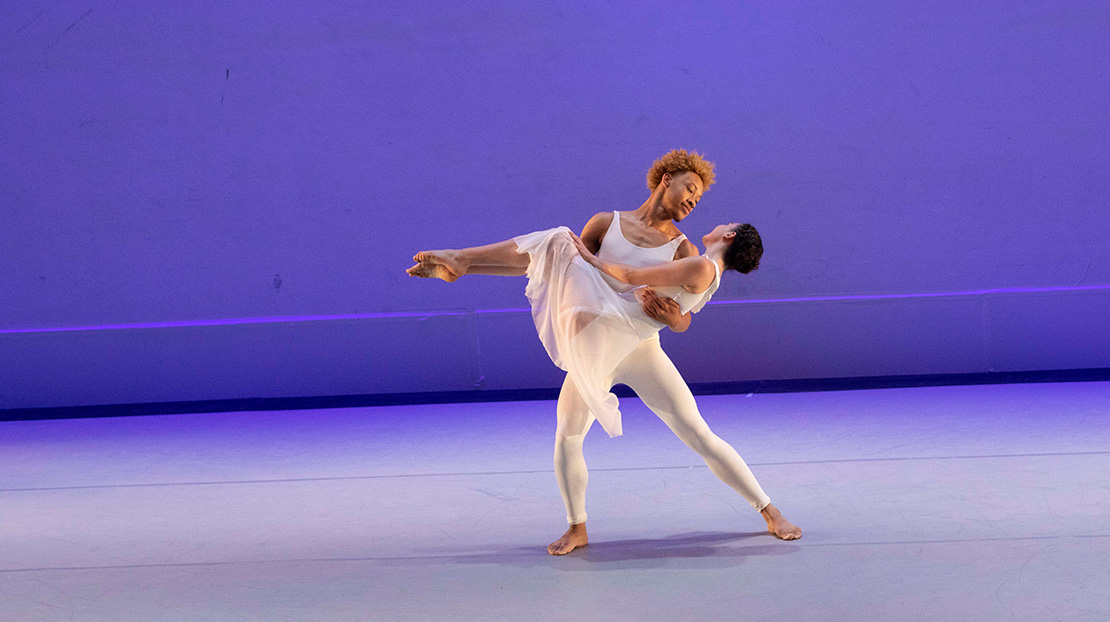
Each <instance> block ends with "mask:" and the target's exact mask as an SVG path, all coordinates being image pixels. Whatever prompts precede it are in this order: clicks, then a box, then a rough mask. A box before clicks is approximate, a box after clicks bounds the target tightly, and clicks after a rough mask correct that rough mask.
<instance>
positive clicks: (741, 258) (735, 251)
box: [724, 223, 763, 274]
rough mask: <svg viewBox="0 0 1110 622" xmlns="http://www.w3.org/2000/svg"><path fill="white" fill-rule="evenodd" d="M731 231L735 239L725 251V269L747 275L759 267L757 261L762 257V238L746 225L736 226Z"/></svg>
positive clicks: (753, 228) (751, 227)
mask: <svg viewBox="0 0 1110 622" xmlns="http://www.w3.org/2000/svg"><path fill="white" fill-rule="evenodd" d="M733 231H734V232H736V237H734V238H732V244H731V245H730V246H729V247H728V250H726V251H725V257H724V260H725V268H726V269H728V270H736V271H737V272H739V273H740V274H747V273H749V272H751V271H752V270H755V269H756V268H758V267H759V259H760V258H761V257H763V238H760V237H759V232H758V231H756V230H755V227H753V226H751V225H749V224H748V223H744V224H742V225H737V226H736V228H735V229H733Z"/></svg>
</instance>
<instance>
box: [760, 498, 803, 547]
mask: <svg viewBox="0 0 1110 622" xmlns="http://www.w3.org/2000/svg"><path fill="white" fill-rule="evenodd" d="M760 514H762V515H763V520H765V521H767V531H769V532H771V535H773V536H775V537H776V538H778V539H779V540H797V539H798V538H801V537H802V530H801V529H799V528H798V527H797V526H795V525H794V524H793V523H791V522H790V521H788V520H786V519H785V518H783V517H782V513H781V512H779V509H778V508H776V507H775V506H773V505H771V504H770V503H768V504H767V507H765V508H763V511H762V512H760Z"/></svg>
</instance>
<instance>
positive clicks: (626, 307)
mask: <svg viewBox="0 0 1110 622" xmlns="http://www.w3.org/2000/svg"><path fill="white" fill-rule="evenodd" d="M513 241H514V242H516V245H517V250H518V252H520V253H522V254H523V253H527V254H528V256H529V263H528V272H527V275H528V287H527V288H526V289H525V292H524V293H525V294H526V295H527V296H528V300H529V301H530V302H531V304H532V319H533V321H534V322H535V324H536V332H537V334H538V335H539V338H540V341H542V342H543V346H544V348H545V349H546V350H547V354H548V356H550V357H551V361H552V362H553V363H555V365H557V366H558V367H559V368H560V369H563V370H565V371H566V372H567V374H568V375H569V376H570V377H571V379H572V380H573V381H574V384H575V386H576V387H577V388H578V391H579V393H580V394H581V395H582V399H583V401H584V402H585V403H586V406H587V407H588V408H589V410H590V412H592V413H593V415H594V416H595V417H597V421H598V423H600V424H601V427H602V428H604V429H605V432H606V433H608V434H609V436H620V435H621V414H620V410H619V408H618V407H617V396H615V395H613V393H612V391H611V390H610V389H612V379H613V371H614V370H615V369H616V367H617V365H618V364H619V363H620V362H621V361H622V360H624V358H625V357H627V356H628V355H629V354H630V353H631V352H632V350H634V349H635V348H636V346H637V345H638V344H639V343H640V341H642V340H644V339H647V338H649V337H651V336H653V335H655V334H656V333H658V332H659V329H660V328H662V326H663V325H662V324H660V323H658V322H656V321H655V320H653V319H651V318H649V317H648V316H647V315H645V314H644V312H643V309H642V308H641V307H640V303H639V302H638V301H637V299H636V296H635V294H634V293H632V292H617V291H615V290H614V289H613V288H612V287H610V285H609V284H608V283H607V282H606V281H605V279H604V278H602V275H601V272H600V271H599V270H597V269H596V268H594V267H593V266H591V265H590V264H588V263H586V261H585V260H584V259H582V257H581V256H580V255H579V254H578V249H577V248H576V247H575V246H574V241H573V240H572V239H571V236H570V229H567V228H566V227H557V228H555V229H548V230H545V231H536V232H534V233H528V234H525V235H521V236H518V237H515V238H513ZM576 423H580V425H578V426H577V427H579V428H581V430H582V431H584V429H585V424H586V420H585V419H583V420H582V421H581V422H576ZM572 429H573V428H572Z"/></svg>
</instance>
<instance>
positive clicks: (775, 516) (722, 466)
mask: <svg viewBox="0 0 1110 622" xmlns="http://www.w3.org/2000/svg"><path fill="white" fill-rule="evenodd" d="M627 360H628V364H627V365H625V364H622V368H621V370H620V373H619V374H618V375H617V377H616V382H623V383H624V384H627V385H628V386H629V387H631V388H632V390H633V391H635V392H636V394H637V395H639V396H640V399H642V400H643V401H644V404H645V405H647V407H648V408H650V409H651V410H652V412H654V413H655V414H656V415H658V416H659V418H660V419H662V420H663V422H664V423H666V424H667V427H669V428H670V429H671V430H672V431H673V432H674V433H675V435H677V436H678V438H680V439H681V440H682V442H683V443H685V444H686V445H687V446H688V447H690V448H691V449H693V450H694V451H696V452H698V455H700V456H701V457H702V459H703V460H705V464H706V465H707V466H708V467H709V470H710V471H712V472H713V474H714V475H716V476H717V477H718V478H720V480H721V481H722V482H724V483H725V484H728V486H729V487H731V488H732V489H733V490H735V491H736V492H738V493H740V496H742V497H744V499H745V500H746V501H747V502H748V503H750V504H751V506H752V507H753V508H755V510H756V511H757V512H759V513H760V514H762V515H763V518H764V520H765V521H767V529H768V531H770V532H771V533H772V534H774V535H775V536H776V537H778V538H781V539H783V540H794V539H797V538H800V537H801V536H802V531H801V530H800V529H798V528H797V527H795V526H794V525H792V524H791V523H790V522H789V521H787V520H786V519H785V518H783V517H782V514H780V513H779V511H778V509H777V508H775V507H774V506H773V505H771V499H770V498H769V497H768V496H767V494H766V493H765V492H763V488H761V487H760V485H759V482H758V481H756V479H755V475H754V474H753V473H752V471H751V469H750V468H748V465H747V464H745V463H744V460H743V459H742V458H741V457H740V454H738V453H736V450H735V449H733V448H732V446H731V445H729V444H728V443H726V442H725V441H724V440H722V439H721V438H720V437H719V436H717V435H716V434H714V433H713V432H712V430H710V429H709V425H708V424H707V423H706V422H705V419H703V418H702V416H701V413H700V412H698V406H697V403H696V402H695V401H694V396H693V394H692V393H690V388H689V387H688V386H686V382H685V381H684V380H683V379H682V376H681V374H679V373H678V369H676V368H675V366H674V363H672V362H671V360H670V358H668V357H667V355H666V354H665V353H664V352H663V349H662V348H660V347H659V342H658V341H656V340H646V341H644V342H643V343H641V344H640V346H639V347H638V348H637V349H636V351H634V352H633V353H632V354H631V355H629V357H628V359H627Z"/></svg>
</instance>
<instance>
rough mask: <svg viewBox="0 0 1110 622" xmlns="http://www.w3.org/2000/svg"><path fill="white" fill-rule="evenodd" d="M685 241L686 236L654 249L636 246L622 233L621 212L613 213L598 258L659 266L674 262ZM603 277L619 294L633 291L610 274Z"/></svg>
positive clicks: (627, 263)
mask: <svg viewBox="0 0 1110 622" xmlns="http://www.w3.org/2000/svg"><path fill="white" fill-rule="evenodd" d="M685 239H686V236H685V235H679V236H678V237H677V238H675V239H673V240H671V241H670V242H667V243H666V244H664V245H662V246H655V247H652V248H644V247H642V246H636V245H635V244H633V243H632V242H629V241H628V238H626V237H624V234H623V233H621V215H620V212H613V222H612V224H610V225H609V230H608V231H606V232H605V237H604V238H602V240H601V248H600V249H598V251H597V256H598V257H599V258H600V259H604V260H605V261H611V262H613V263H623V264H626V265H629V266H657V265H659V264H661V263H667V262H668V261H672V260H674V254H675V253H676V252H678V247H679V245H681V244H682V241H683V240H685ZM601 276H602V277H603V278H604V279H605V282H607V283H609V285H610V286H611V287H612V288H613V289H615V290H617V291H618V292H626V291H629V290H631V289H632V286H631V285H628V284H627V283H621V282H620V281H618V280H616V279H614V278H613V277H611V276H609V275H608V274H602V275H601Z"/></svg>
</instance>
